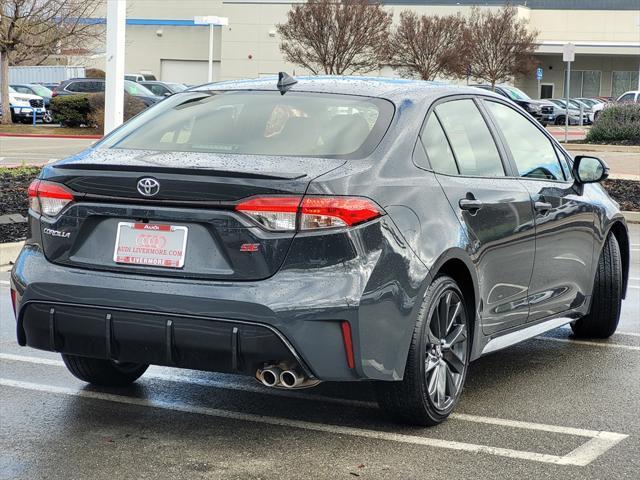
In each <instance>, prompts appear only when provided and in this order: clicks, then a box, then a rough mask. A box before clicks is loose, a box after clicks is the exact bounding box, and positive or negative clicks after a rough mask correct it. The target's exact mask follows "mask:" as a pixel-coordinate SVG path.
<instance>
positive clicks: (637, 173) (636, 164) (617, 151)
mask: <svg viewBox="0 0 640 480" xmlns="http://www.w3.org/2000/svg"><path fill="white" fill-rule="evenodd" d="M563 146H564V148H565V149H566V150H567V151H568V152H569V153H571V154H572V155H593V156H594V157H599V158H601V159H603V160H604V161H605V162H607V165H609V168H610V169H611V174H610V175H609V177H610V178H613V179H625V180H639V181H640V146H618V145H589V144H580V143H567V144H564V145H563Z"/></svg>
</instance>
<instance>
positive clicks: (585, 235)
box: [484, 100, 596, 322]
mask: <svg viewBox="0 0 640 480" xmlns="http://www.w3.org/2000/svg"><path fill="white" fill-rule="evenodd" d="M484 104H485V106H486V109H487V111H488V112H489V113H490V115H491V118H492V119H493V121H494V122H495V125H496V127H497V130H498V131H499V132H500V135H501V136H502V138H503V140H504V142H505V149H506V151H507V153H508V154H509V156H510V158H511V160H512V162H513V165H514V167H515V168H516V169H517V173H518V176H519V177H520V182H521V183H522V185H524V186H525V187H526V189H527V190H528V192H529V194H530V195H531V199H532V201H533V203H534V210H535V225H536V254H535V265H534V268H533V275H532V277H531V283H530V285H529V308H530V311H529V321H530V322H532V321H536V320H540V319H543V318H545V317H556V316H561V315H562V313H563V312H566V311H568V310H571V309H574V308H578V307H580V306H582V305H583V304H584V303H585V302H586V301H587V300H588V298H587V297H588V295H589V294H590V290H591V286H592V283H593V272H592V256H593V248H594V244H595V243H594V242H595V233H596V232H595V231H594V220H595V217H594V215H595V207H594V206H593V205H592V204H591V203H590V201H589V198H587V197H586V196H585V195H583V194H582V190H581V189H580V188H577V187H576V186H575V184H574V181H573V179H572V178H571V173H570V171H569V167H568V164H567V162H566V159H565V158H564V156H563V155H562V154H561V150H560V149H559V148H558V147H556V146H555V144H554V143H553V141H552V140H551V139H550V138H549V137H548V136H547V135H546V134H545V133H544V132H543V131H542V130H541V129H539V128H538V127H537V125H535V124H534V123H533V122H532V121H531V120H530V119H529V118H527V117H525V116H524V115H522V114H521V113H520V112H518V111H516V110H515V109H513V108H511V107H510V106H508V105H505V104H503V103H500V102H496V101H489V100H485V101H484ZM559 154H560V156H559Z"/></svg>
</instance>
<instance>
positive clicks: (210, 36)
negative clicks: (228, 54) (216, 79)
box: [207, 23, 213, 83]
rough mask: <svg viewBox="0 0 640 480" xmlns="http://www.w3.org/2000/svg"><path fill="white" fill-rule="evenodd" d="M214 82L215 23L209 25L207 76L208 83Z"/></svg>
mask: <svg viewBox="0 0 640 480" xmlns="http://www.w3.org/2000/svg"><path fill="white" fill-rule="evenodd" d="M212 81H213V23H210V24H209V74H208V75H207V82H208V83H211V82H212Z"/></svg>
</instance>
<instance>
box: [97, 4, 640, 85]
mask: <svg viewBox="0 0 640 480" xmlns="http://www.w3.org/2000/svg"><path fill="white" fill-rule="evenodd" d="M292 3H295V2H290V1H286V0H283V1H277V0H275V1H273V0H271V1H270V0H180V1H174V0H129V1H128V9H127V17H128V18H129V19H167V20H193V17H194V16H195V15H218V16H224V17H228V18H229V26H228V27H218V28H216V30H215V38H214V60H215V61H216V62H217V68H216V69H215V72H216V73H217V76H216V78H215V79H216V80H226V79H238V78H255V77H259V76H265V75H274V74H276V73H277V72H278V71H281V70H285V71H287V72H291V73H295V74H296V75H304V74H309V73H310V72H308V71H306V70H305V69H303V68H301V67H300V66H297V65H292V64H288V63H287V62H285V61H284V59H283V58H282V54H281V53H280V49H279V44H280V39H279V37H278V34H277V32H276V25H277V24H279V23H282V22H284V21H286V16H287V12H288V11H289V9H290V8H291V5H292ZM479 3H481V2H479ZM387 8H388V10H390V11H391V12H393V14H394V19H395V21H397V19H398V18H399V14H400V12H401V11H403V10H405V9H411V10H413V11H415V12H416V13H418V14H426V15H433V14H438V15H446V14H452V13H458V12H460V13H462V14H463V15H468V14H469V12H470V7H467V6H451V7H444V6H421V5H407V6H403V5H393V6H389V7H387ZM483 8H487V7H483ZM491 8H497V7H491ZM518 15H519V16H520V17H521V18H525V19H528V20H529V21H530V24H531V27H532V28H534V29H536V30H537V31H538V32H539V40H540V46H539V49H538V51H539V52H540V60H541V62H542V64H543V65H542V66H543V68H544V78H543V81H542V83H553V85H554V95H556V96H559V95H562V94H563V91H564V79H563V78H564V76H563V75H564V68H565V67H564V64H562V61H561V52H562V45H563V44H564V43H566V42H568V41H572V42H574V43H575V44H576V46H577V48H576V62H575V64H574V65H573V69H574V70H595V71H600V72H601V85H600V94H601V95H603V96H608V95H610V94H611V77H612V72H614V71H629V72H631V71H638V70H639V69H640V12H632V11H607V10H597V11H588V10H538V9H529V8H527V7H518ZM207 56H208V27H197V26H192V27H186V26H162V25H148V26H146V25H128V26H127V39H126V60H125V64H126V67H125V68H126V70H127V72H131V73H137V72H140V71H151V72H153V73H154V74H156V76H158V78H162V70H163V67H162V66H163V60H164V61H171V60H187V61H193V62H205V61H206V60H207ZM92 64H94V65H96V66H101V65H103V64H104V59H103V58H98V59H94V60H92ZM173 71H174V72H175V71H176V70H175V64H174V68H173ZM371 75H391V76H395V75H397V74H396V73H395V72H394V71H393V70H392V69H390V68H385V69H383V70H382V71H379V72H371ZM167 80H176V79H174V78H171V79H168V78H167ZM514 83H516V84H517V85H518V86H520V87H522V88H523V89H524V90H525V91H526V92H527V93H529V94H530V95H531V96H533V97H537V96H538V85H537V82H536V80H535V78H529V79H518V81H517V82H514Z"/></svg>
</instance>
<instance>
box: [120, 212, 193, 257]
mask: <svg viewBox="0 0 640 480" xmlns="http://www.w3.org/2000/svg"><path fill="white" fill-rule="evenodd" d="M188 232H189V230H188V228H187V227H184V226H181V225H161V224H157V223H133V222H119V223H118V233H117V235H116V246H115V250H114V252H113V261H114V262H116V263H128V264H133V265H147V266H152V267H165V268H182V267H183V266H184V258H185V250H186V247H187V233H188Z"/></svg>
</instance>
